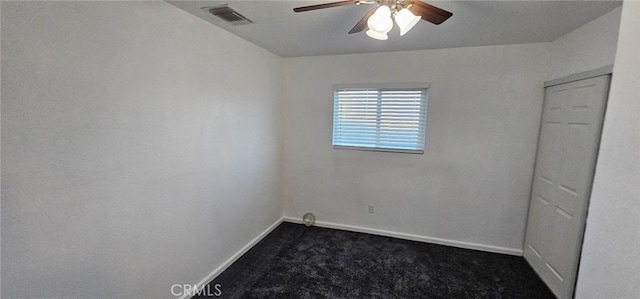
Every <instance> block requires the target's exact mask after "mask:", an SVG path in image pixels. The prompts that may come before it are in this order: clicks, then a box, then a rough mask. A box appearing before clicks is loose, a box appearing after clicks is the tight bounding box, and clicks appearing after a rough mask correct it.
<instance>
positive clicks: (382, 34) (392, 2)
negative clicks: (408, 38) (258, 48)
mask: <svg viewBox="0 0 640 299" xmlns="http://www.w3.org/2000/svg"><path fill="white" fill-rule="evenodd" d="M360 4H376V7H374V8H372V9H370V10H369V11H367V13H366V14H365V15H364V17H362V19H360V21H359V22H358V23H357V24H356V25H355V26H353V28H351V30H350V31H349V34H352V33H357V32H360V31H362V30H364V29H365V28H367V27H368V28H369V30H367V32H366V33H367V35H368V36H369V37H372V38H375V39H379V40H386V39H387V38H388V36H387V33H388V32H389V31H391V28H393V21H392V18H393V19H395V21H396V24H397V25H398V27H400V35H404V34H405V33H407V31H409V30H410V29H411V28H413V26H415V24H416V23H418V21H419V20H420V19H423V20H425V21H427V22H431V23H433V24H436V25H439V24H441V23H442V22H444V21H446V20H447V19H448V18H450V17H451V16H452V15H453V14H452V13H451V12H448V11H446V10H444V9H441V8H438V7H435V6H433V5H429V4H427V3H424V2H422V1H420V0H345V1H338V2H331V3H324V4H317V5H309V6H301V7H296V8H294V9H293V11H295V12H305V11H310V10H316V9H323V8H329V7H336V6H347V5H360Z"/></svg>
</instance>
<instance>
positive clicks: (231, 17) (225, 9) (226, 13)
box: [202, 4, 253, 25]
mask: <svg viewBox="0 0 640 299" xmlns="http://www.w3.org/2000/svg"><path fill="white" fill-rule="evenodd" d="M202 9H203V10H206V11H208V12H209V13H211V14H212V15H214V16H216V17H218V18H221V19H223V20H225V21H226V22H227V23H229V24H231V25H245V24H252V23H253V21H251V20H249V19H247V18H246V17H245V16H243V15H242V14H240V13H239V12H238V11H236V10H235V9H233V8H231V7H230V6H229V5H227V4H223V5H219V6H213V7H203V8H202Z"/></svg>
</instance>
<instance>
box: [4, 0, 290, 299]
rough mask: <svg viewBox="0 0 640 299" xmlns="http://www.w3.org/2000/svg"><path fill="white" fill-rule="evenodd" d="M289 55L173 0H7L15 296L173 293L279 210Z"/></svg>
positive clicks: (8, 177)
mask: <svg viewBox="0 0 640 299" xmlns="http://www.w3.org/2000/svg"><path fill="white" fill-rule="evenodd" d="M281 62H282V61H281V58H279V57H277V56H275V55H273V54H271V53H269V52H267V51H265V50H263V49H260V48H258V47H256V46H254V45H252V44H250V43H248V42H246V41H244V40H241V39H240V38H238V37H236V36H233V35H231V34H229V33H227V32H226V31H223V30H221V29H218V28H217V27H214V26H212V25H211V24H208V23H206V22H204V21H202V20H201V19H199V18H196V17H194V16H191V15H189V14H187V13H185V12H183V11H181V10H178V9H176V8H175V7H173V6H171V5H169V4H167V3H164V2H130V3H113V2H112V3H108V2H55V3H54V2H4V1H3V2H2V79H3V80H2V161H1V162H2V163H1V164H2V297H3V298H27V297H45V298H53V297H77V298H162V297H164V298H172V297H173V296H172V295H171V293H170V287H171V285H172V284H174V283H196V282H198V281H199V280H200V279H202V278H203V277H205V276H206V275H207V274H208V273H209V272H211V271H212V270H213V269H214V268H216V267H217V266H219V265H220V264H221V263H222V262H223V261H224V260H226V259H227V258H229V257H230V256H231V255H232V254H233V253H235V252H236V251H237V250H238V249H240V248H241V247H242V246H244V245H245V244H247V243H248V242H249V241H250V240H251V239H253V238H254V237H255V236H256V235H258V234H259V233H260V232H262V231H263V230H264V229H265V228H266V227H268V226H269V225H270V224H272V223H274V222H275V221H276V220H277V219H279V217H280V216H281V206H280V201H279V199H278V196H277V194H276V193H277V190H276V189H277V188H276V187H277V182H276V180H277V173H278V170H277V169H278V168H277V163H278V139H279V137H278V130H277V127H278V123H277V117H276V116H277V105H276V102H277V101H278V100H279V99H278V98H279V96H280V87H281V82H280V80H281V77H280V74H281ZM230 227H233V228H234V229H233V230H231V229H229V228H230ZM223 291H224V289H223Z"/></svg>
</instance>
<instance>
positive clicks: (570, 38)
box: [546, 7, 621, 80]
mask: <svg viewBox="0 0 640 299" xmlns="http://www.w3.org/2000/svg"><path fill="white" fill-rule="evenodd" d="M620 11H621V8H620V7H618V8H616V9H614V10H612V11H610V12H609V13H607V14H605V15H603V16H601V17H599V18H597V19H595V20H593V21H591V22H589V23H587V24H585V25H583V26H581V27H579V28H578V29H576V30H574V31H571V32H569V33H567V34H565V35H564V36H562V37H560V38H558V39H557V40H555V41H553V42H551V43H549V57H550V62H551V63H550V65H549V69H548V71H547V77H546V79H547V80H553V79H557V78H562V77H565V76H569V75H573V74H576V73H580V72H584V71H590V70H594V69H597V68H600V67H603V66H608V65H612V64H613V60H614V57H615V54H616V44H617V39H618V28H619V25H620Z"/></svg>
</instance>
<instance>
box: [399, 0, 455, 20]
mask: <svg viewBox="0 0 640 299" xmlns="http://www.w3.org/2000/svg"><path fill="white" fill-rule="evenodd" d="M409 3H411V4H413V5H411V7H410V8H409V10H410V11H411V12H412V13H414V14H415V15H418V16H420V17H422V19H423V20H425V21H427V22H431V23H433V24H436V25H440V24H441V23H442V22H444V21H446V20H447V19H448V18H450V17H451V16H452V15H453V14H452V13H450V12H448V11H446V10H444V9H440V8H437V7H435V6H433V5H429V4H427V3H424V2H422V1H420V0H415V1H412V2H409Z"/></svg>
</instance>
